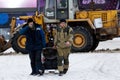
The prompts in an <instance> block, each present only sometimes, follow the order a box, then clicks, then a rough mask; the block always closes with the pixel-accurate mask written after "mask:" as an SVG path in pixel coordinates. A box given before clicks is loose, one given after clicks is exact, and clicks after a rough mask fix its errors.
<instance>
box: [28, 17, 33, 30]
mask: <svg viewBox="0 0 120 80" xmlns="http://www.w3.org/2000/svg"><path fill="white" fill-rule="evenodd" d="M27 24H28V26H29V27H31V28H32V27H33V26H34V21H33V19H32V18H29V19H28V20H27Z"/></svg>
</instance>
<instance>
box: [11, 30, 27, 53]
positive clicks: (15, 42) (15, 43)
mask: <svg viewBox="0 0 120 80" xmlns="http://www.w3.org/2000/svg"><path fill="white" fill-rule="evenodd" d="M25 41H26V38H25V36H24V35H20V34H19V32H16V33H15V34H14V36H13V37H12V42H11V43H12V48H13V49H14V50H15V51H16V52H17V53H19V52H21V53H22V54H27V53H28V51H27V50H25Z"/></svg>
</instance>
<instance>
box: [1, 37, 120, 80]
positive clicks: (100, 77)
mask: <svg viewBox="0 0 120 80" xmlns="http://www.w3.org/2000/svg"><path fill="white" fill-rule="evenodd" d="M119 41H120V38H116V39H114V40H109V41H105V42H101V43H100V44H99V46H98V48H97V49H96V50H99V49H108V48H109V49H116V48H120V47H119V46H120V42H119ZM9 51H13V50H12V48H10V49H9V50H7V51H6V52H9ZM69 59H70V66H69V71H68V73H67V74H65V75H63V76H58V74H54V73H48V71H47V70H46V72H45V74H44V75H43V76H30V75H29V74H30V72H31V68H30V60H29V56H28V55H22V54H16V55H15V54H14V55H1V56H0V80H120V75H119V74H120V54H119V52H118V53H107V52H106V53H97V52H94V53H91V52H89V53H73V54H70V57H69ZM56 73H57V71H56Z"/></svg>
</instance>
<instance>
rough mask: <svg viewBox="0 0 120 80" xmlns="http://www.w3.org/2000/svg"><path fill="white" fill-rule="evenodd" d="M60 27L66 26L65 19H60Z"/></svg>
mask: <svg viewBox="0 0 120 80" xmlns="http://www.w3.org/2000/svg"><path fill="white" fill-rule="evenodd" d="M59 24H60V27H62V28H64V27H66V25H67V24H66V20H65V19H60V23H59Z"/></svg>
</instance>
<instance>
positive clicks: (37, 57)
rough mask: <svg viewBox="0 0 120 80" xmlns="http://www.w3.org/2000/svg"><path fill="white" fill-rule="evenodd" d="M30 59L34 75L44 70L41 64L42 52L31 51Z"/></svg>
mask: <svg viewBox="0 0 120 80" xmlns="http://www.w3.org/2000/svg"><path fill="white" fill-rule="evenodd" d="M29 58H30V64H31V69H32V72H33V73H39V70H43V69H44V68H43V64H42V62H41V50H35V51H30V52H29Z"/></svg>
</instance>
